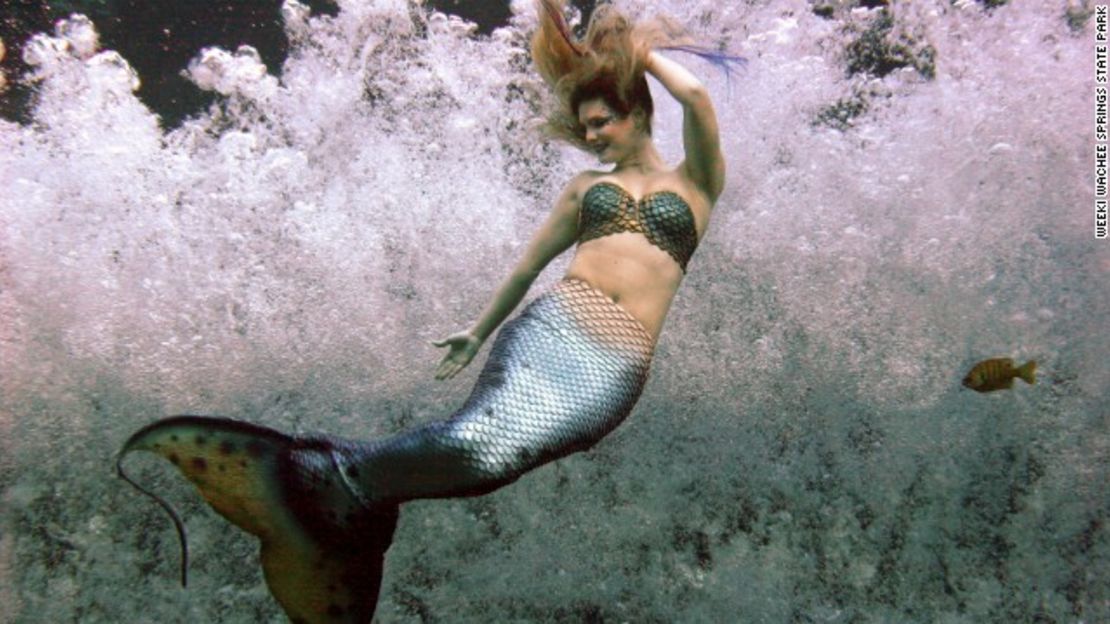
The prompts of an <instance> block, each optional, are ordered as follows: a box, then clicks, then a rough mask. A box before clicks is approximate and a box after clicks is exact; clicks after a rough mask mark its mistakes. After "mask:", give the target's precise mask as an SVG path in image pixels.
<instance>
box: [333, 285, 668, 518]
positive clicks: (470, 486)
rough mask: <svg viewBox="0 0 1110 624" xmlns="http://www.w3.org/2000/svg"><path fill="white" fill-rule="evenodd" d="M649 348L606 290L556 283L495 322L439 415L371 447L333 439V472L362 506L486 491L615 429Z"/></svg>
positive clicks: (639, 384) (642, 377)
mask: <svg viewBox="0 0 1110 624" xmlns="http://www.w3.org/2000/svg"><path fill="white" fill-rule="evenodd" d="M652 349H653V341H652V339H651V336H650V335H649V334H648V333H647V331H646V330H645V329H644V327H643V325H642V324H640V322H639V321H637V320H636V319H635V318H634V317H632V316H631V315H629V314H628V312H626V311H625V310H624V309H623V308H621V307H620V306H618V305H617V304H615V303H613V302H612V301H611V300H610V299H609V298H608V297H607V296H606V295H604V294H603V293H601V292H599V291H597V290H595V289H594V288H593V287H591V286H590V285H588V284H586V283H585V282H582V281H578V280H564V281H562V282H559V283H558V284H557V285H556V286H554V287H553V288H552V289H550V290H549V291H547V292H546V293H544V294H543V295H541V296H540V297H538V298H537V299H535V300H534V301H533V302H532V303H531V304H529V305H528V306H527V307H526V308H525V309H524V311H523V312H522V313H521V314H520V315H519V316H518V317H516V318H515V319H513V320H511V321H509V322H508V323H506V324H505V326H504V327H503V328H502V330H501V331H500V333H499V334H498V335H497V338H496V340H495V341H494V344H493V346H492V348H491V350H490V355H489V359H488V360H487V362H486V364H485V367H484V368H483V369H482V371H481V373H480V374H479V375H478V381H477V383H476V384H475V387H474V390H473V391H472V392H471V395H470V397H469V398H468V399H467V401H466V403H465V404H464V405H463V407H462V408H461V409H460V410H459V411H458V412H456V413H455V414H454V415H453V416H452V417H451V418H449V419H447V420H445V421H440V422H434V423H430V424H427V425H424V426H422V427H418V428H416V429H413V430H410V431H407V432H404V433H401V434H398V435H397V436H394V437H391V438H387V439H384V440H379V441H373V442H353V441H335V444H336V446H335V450H336V453H337V461H338V463H339V464H340V467H341V469H342V471H343V475H342V476H343V477H345V478H346V479H348V480H349V482H350V483H351V484H352V487H353V489H354V490H355V491H356V492H357V493H358V496H359V497H360V498H363V499H364V502H365V503H369V504H372V505H374V506H377V505H379V504H385V503H388V504H396V503H400V502H404V501H405V500H411V499H414V498H442V497H454V496H472V495H477V494H484V493H487V492H490V491H492V490H495V489H497V488H499V487H501V486H503V485H505V484H507V483H511V482H513V481H515V480H516V479H517V478H518V477H520V475H522V474H524V473H525V472H527V471H529V470H531V469H533V468H535V467H537V466H540V465H542V464H544V463H547V462H550V461H552V460H554V459H558V458H560V457H564V456H566V455H569V454H571V453H573V452H576V451H581V450H585V449H587V448H589V447H591V446H593V445H594V444H595V443H596V442H597V441H598V440H600V439H601V438H602V437H604V436H605V435H606V434H607V433H609V432H610V431H612V430H613V429H614V428H615V427H616V426H617V425H619V424H620V423H621V422H622V421H623V420H624V419H625V417H626V416H627V415H628V413H629V412H630V411H631V410H632V407H633V406H634V405H635V404H636V400H637V399H638V398H639V396H640V392H641V390H642V389H643V386H644V382H645V381H646V380H647V376H648V370H649V367H650V363H651V356H652Z"/></svg>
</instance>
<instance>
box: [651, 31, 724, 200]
mask: <svg viewBox="0 0 1110 624" xmlns="http://www.w3.org/2000/svg"><path fill="white" fill-rule="evenodd" d="M646 70H647V72H648V73H649V74H651V75H652V76H655V78H656V79H657V80H658V81H659V82H660V83H661V84H662V85H663V86H664V87H665V88H666V89H667V91H668V92H670V94H671V95H672V96H674V98H675V99H676V100H678V101H679V102H680V103H681V104H682V110H683V119H682V143H683V148H684V149H685V151H686V160H684V161H683V163H682V167H683V168H684V169H685V170H686V174H687V175H688V176H689V177H690V179H691V180H693V182H694V184H696V185H698V187H699V188H701V190H702V191H703V192H704V193H705V194H706V195H707V196H709V199H710V201H711V202H714V201H716V200H717V197H718V196H719V195H720V194H721V190H722V189H724V185H725V159H724V155H722V154H721V142H720V136H719V134H718V132H719V131H718V128H717V113H716V112H715V111H714V110H713V102H712V100H710V98H709V91H707V90H706V88H705V87H704V86H703V85H702V83H701V82H700V81H699V80H698V79H697V78H696V77H695V76H694V75H693V74H691V73H690V71H689V70H687V69H686V68H685V67H683V66H682V65H679V64H678V63H676V62H675V61H672V60H671V59H669V58H667V57H665V56H663V55H661V54H659V53H658V52H651V53H650V54H649V55H648V61H647V65H646Z"/></svg>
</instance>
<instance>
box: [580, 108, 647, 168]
mask: <svg viewBox="0 0 1110 624" xmlns="http://www.w3.org/2000/svg"><path fill="white" fill-rule="evenodd" d="M578 122H579V123H580V124H582V127H583V128H585V132H586V134H585V139H586V143H587V145H589V147H590V149H591V151H593V153H594V154H596V155H597V158H598V160H600V161H601V162H603V163H612V162H617V161H618V160H620V159H621V158H622V157H623V156H625V155H627V154H630V153H632V152H633V151H634V150H635V149H636V148H637V146H638V145H639V143H640V141H642V140H643V138H644V136H645V135H644V132H643V130H642V129H641V128H640V127H639V126H638V124H637V123H636V119H635V115H625V116H623V117H622V116H621V115H620V114H619V113H618V112H617V111H615V110H613V109H612V108H611V107H610V106H609V105H608V104H606V103H605V100H604V99H602V98H593V99H589V100H585V101H583V102H582V103H581V104H580V105H579V106H578Z"/></svg>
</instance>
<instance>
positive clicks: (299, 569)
mask: <svg viewBox="0 0 1110 624" xmlns="http://www.w3.org/2000/svg"><path fill="white" fill-rule="evenodd" d="M133 451H150V452H153V453H157V454H159V455H161V456H163V457H165V458H166V459H168V460H169V461H170V462H171V463H173V464H174V465H175V466H176V467H177V468H178V470H180V471H181V473H182V474H183V475H185V477H186V478H187V479H188V480H189V481H191V482H192V483H193V484H194V485H195V486H196V488H197V490H198V491H199V492H200V494H201V496H202V497H204V499H205V501H206V502H208V504H209V505H210V506H211V507H212V508H213V509H214V510H216V512H217V513H219V514H220V515H222V516H223V517H224V518H226V519H227V520H228V521H230V522H231V523H232V524H234V525H235V526H237V527H239V528H241V529H243V530H244V531H246V532H248V533H250V534H252V535H254V536H256V537H258V538H259V539H260V540H261V542H262V549H261V558H262V568H263V574H264V576H265V578H266V584H267V586H268V587H269V588H270V591H271V593H272V594H273V595H274V597H275V598H276V599H277V601H278V603H279V604H280V605H281V606H282V608H283V609H284V610H285V611H286V613H287V614H288V615H289V617H290V618H291V619H292V620H294V621H305V622H368V621H370V619H371V618H372V616H373V611H374V607H375V606H376V602H377V595H378V588H379V587H380V582H381V571H382V563H383V561H384V556H385V551H386V550H387V549H388V548H389V544H390V542H391V541H392V537H393V529H394V528H395V526H396V521H397V515H398V513H397V512H398V510H397V507H396V506H393V507H382V508H375V509H371V508H369V507H367V506H366V505H365V501H364V500H362V499H361V497H360V496H359V495H358V493H357V492H354V491H352V490H350V486H349V484H348V483H347V482H346V480H345V479H344V478H343V477H342V475H341V474H338V465H337V464H336V460H335V457H334V447H333V445H332V443H331V442H330V441H329V440H326V439H300V438H294V437H292V436H288V435H285V434H283V433H280V432H278V431H275V430H273V429H268V428H266V427H259V426H257V425H251V424H248V423H244V422H239V421H235V420H230V419H226V418H212V417H203V416H175V417H172V418H167V419H164V420H160V421H158V422H155V423H153V424H151V425H148V426H147V427H144V428H143V429H140V430H139V431H138V432H136V433H135V434H134V435H132V436H131V438H129V439H128V440H127V442H126V443H125V444H124V445H123V449H122V450H121V451H120V453H119V457H118V459H117V468H118V470H119V472H120V475H121V476H122V477H123V478H124V479H125V480H127V481H128V482H129V483H131V484H132V485H134V486H135V487H136V488H138V489H139V490H140V491H142V492H143V493H145V494H147V495H148V496H151V497H153V498H154V499H155V501H157V502H158V503H159V504H160V505H161V506H162V507H163V508H165V509H166V510H167V511H168V512H169V513H170V515H171V517H172V518H173V520H174V524H175V526H176V527H177V528H178V536H179V538H180V539H181V544H182V584H184V583H185V569H186V566H187V565H188V564H187V558H188V548H187V545H186V538H185V531H184V526H183V524H182V523H181V520H180V518H179V517H178V516H177V514H176V513H175V512H174V511H173V509H172V508H171V507H170V506H169V504H168V503H166V502H165V501H164V500H163V499H161V498H160V497H158V496H157V495H155V494H153V493H151V492H149V491H147V490H145V489H143V488H142V487H140V486H139V485H138V484H137V483H135V481H134V480H132V479H131V478H130V477H128V476H127V475H126V474H125V473H124V472H123V468H122V461H123V458H124V457H125V456H126V455H127V454H129V453H131V452H133Z"/></svg>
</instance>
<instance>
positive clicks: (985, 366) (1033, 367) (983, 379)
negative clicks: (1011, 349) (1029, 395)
mask: <svg viewBox="0 0 1110 624" xmlns="http://www.w3.org/2000/svg"><path fill="white" fill-rule="evenodd" d="M1036 373H1037V363H1036V362H1034V361H1033V360H1029V361H1028V362H1026V363H1025V364H1022V365H1021V366H1020V367H1018V368H1014V360H1013V358H992V359H989V360H983V361H982V362H979V363H978V364H976V365H975V366H973V367H971V370H970V371H969V372H968V373H967V376H966V377H964V381H963V384H964V386H965V387H968V388H971V389H972V390H975V391H976V392H991V391H992V390H1009V389H1010V388H1013V387H1014V378H1015V377H1021V379H1022V381H1024V382H1025V383H1027V384H1032V383H1036V381H1037V375H1036Z"/></svg>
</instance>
